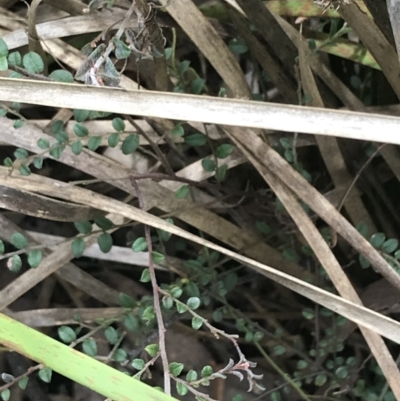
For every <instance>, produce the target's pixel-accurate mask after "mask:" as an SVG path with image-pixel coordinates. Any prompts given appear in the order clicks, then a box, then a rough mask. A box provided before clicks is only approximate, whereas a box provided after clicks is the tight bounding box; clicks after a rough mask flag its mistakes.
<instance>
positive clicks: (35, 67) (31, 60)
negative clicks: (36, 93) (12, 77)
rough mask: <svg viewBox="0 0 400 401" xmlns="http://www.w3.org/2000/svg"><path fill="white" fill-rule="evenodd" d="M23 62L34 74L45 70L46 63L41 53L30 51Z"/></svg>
mask: <svg viewBox="0 0 400 401" xmlns="http://www.w3.org/2000/svg"><path fill="white" fill-rule="evenodd" d="M22 64H23V66H24V67H25V69H26V70H28V71H29V72H30V73H32V74H39V73H41V72H43V70H44V63H43V60H42V58H41V57H40V56H39V54H37V53H35V52H29V53H27V54H25V55H24V57H23V58H22Z"/></svg>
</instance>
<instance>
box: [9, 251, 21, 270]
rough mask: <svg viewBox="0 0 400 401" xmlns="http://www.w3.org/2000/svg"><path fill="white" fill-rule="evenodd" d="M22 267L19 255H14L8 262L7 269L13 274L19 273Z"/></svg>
mask: <svg viewBox="0 0 400 401" xmlns="http://www.w3.org/2000/svg"><path fill="white" fill-rule="evenodd" d="M21 267H22V260H21V257H20V256H19V255H13V256H11V258H9V259H8V260H7V268H8V269H9V270H10V271H12V272H13V273H18V272H19V271H20V270H21Z"/></svg>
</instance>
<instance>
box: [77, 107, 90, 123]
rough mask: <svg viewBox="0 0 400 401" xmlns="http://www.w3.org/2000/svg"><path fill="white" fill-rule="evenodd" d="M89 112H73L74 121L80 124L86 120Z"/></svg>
mask: <svg viewBox="0 0 400 401" xmlns="http://www.w3.org/2000/svg"><path fill="white" fill-rule="evenodd" d="M89 115H90V110H78V109H77V110H74V119H75V121H76V122H78V123H81V122H83V121H85V120H87V119H88V117H89Z"/></svg>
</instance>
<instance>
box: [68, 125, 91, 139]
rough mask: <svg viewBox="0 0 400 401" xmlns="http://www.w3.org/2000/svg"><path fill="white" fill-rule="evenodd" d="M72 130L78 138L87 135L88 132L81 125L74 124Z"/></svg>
mask: <svg viewBox="0 0 400 401" xmlns="http://www.w3.org/2000/svg"><path fill="white" fill-rule="evenodd" d="M72 129H73V131H74V133H75V135H76V136H79V137H80V138H83V137H85V136H88V135H89V130H88V129H87V128H86V127H85V126H84V125H83V124H82V123H76V124H75V125H74V127H73V128H72Z"/></svg>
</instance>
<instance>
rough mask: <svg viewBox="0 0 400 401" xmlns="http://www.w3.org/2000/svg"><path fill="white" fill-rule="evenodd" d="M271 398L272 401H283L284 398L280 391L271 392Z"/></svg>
mask: <svg viewBox="0 0 400 401" xmlns="http://www.w3.org/2000/svg"><path fill="white" fill-rule="evenodd" d="M269 398H270V399H271V401H281V400H282V396H281V393H280V392H279V391H273V392H272V393H271V395H270V396H269Z"/></svg>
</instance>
